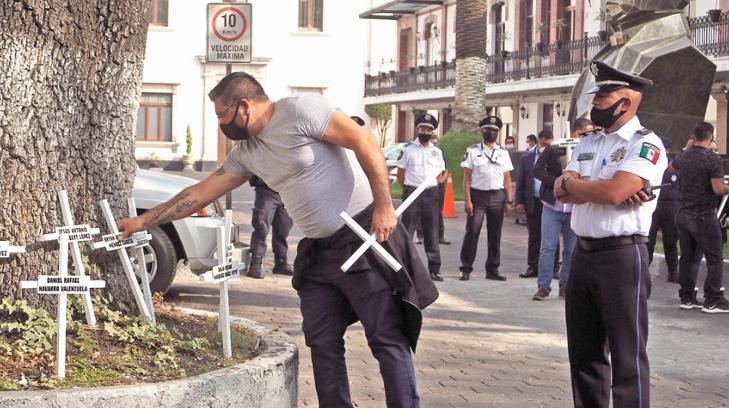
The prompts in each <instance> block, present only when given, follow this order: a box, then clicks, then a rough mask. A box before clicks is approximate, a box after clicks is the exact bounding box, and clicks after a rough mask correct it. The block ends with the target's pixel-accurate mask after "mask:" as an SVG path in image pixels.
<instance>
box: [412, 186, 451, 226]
mask: <svg viewBox="0 0 729 408" xmlns="http://www.w3.org/2000/svg"><path fill="white" fill-rule="evenodd" d="M445 190H446V185H445V183H441V184H438V194H440V201H438V203H439V204H440V208H438V239H443V237H444V236H445V224H444V223H443V201H444V200H445ZM415 232H416V233H417V234H418V238H423V226H422V225H420V222H418V226H417V227H416V228H415Z"/></svg>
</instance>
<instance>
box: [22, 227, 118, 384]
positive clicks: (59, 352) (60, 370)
mask: <svg viewBox="0 0 729 408" xmlns="http://www.w3.org/2000/svg"><path fill="white" fill-rule="evenodd" d="M59 229H60V228H59ZM70 229H71V230H78V231H81V230H87V229H86V228H84V227H78V226H77V227H72V228H70ZM79 235H90V233H88V232H76V233H71V234H65V233H64V231H61V232H60V233H59V235H58V241H59V243H60V251H59V252H60V253H59V257H58V258H59V260H58V276H48V275H41V276H39V277H38V280H35V281H21V282H20V287H21V289H36V291H37V292H38V294H41V295H58V318H57V319H56V324H57V330H58V331H57V336H56V341H57V343H56V376H57V377H58V378H64V377H65V376H66V303H67V302H66V301H67V299H66V296H67V295H73V294H80V295H83V296H84V298H88V297H90V294H89V289H96V288H103V287H104V286H105V285H106V282H104V281H103V280H91V279H90V278H89V277H88V276H85V275H79V276H68V244H69V242H72V241H70V238H74V239H75V238H79Z"/></svg>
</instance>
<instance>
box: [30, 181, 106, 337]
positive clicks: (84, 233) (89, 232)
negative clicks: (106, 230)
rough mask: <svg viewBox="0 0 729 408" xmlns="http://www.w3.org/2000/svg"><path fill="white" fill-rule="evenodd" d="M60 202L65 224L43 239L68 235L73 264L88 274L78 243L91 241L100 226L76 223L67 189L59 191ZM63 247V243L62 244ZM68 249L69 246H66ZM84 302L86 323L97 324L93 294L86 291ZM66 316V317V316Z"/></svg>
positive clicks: (78, 271) (50, 239)
mask: <svg viewBox="0 0 729 408" xmlns="http://www.w3.org/2000/svg"><path fill="white" fill-rule="evenodd" d="M58 202H59V203H60V205H61V214H62V215H63V223H64V224H65V226H63V227H57V228H56V232H54V233H50V234H45V235H43V237H42V238H41V239H40V240H41V241H56V240H58V241H59V242H60V241H61V237H63V236H65V237H66V240H65V242H66V245H69V244H70V245H71V255H72V256H73V265H74V267H75V270H76V275H78V276H86V272H85V271H84V261H83V258H81V250H80V249H79V246H78V243H79V242H81V241H91V239H92V238H93V236H94V235H96V234H98V233H99V229H98V228H91V227H90V226H89V225H88V224H83V225H74V223H73V214H71V206H70V205H69V204H68V195H67V194H66V190H61V191H59V192H58ZM60 246H61V247H63V244H61V245H60ZM66 250H68V248H66ZM82 300H83V304H84V312H85V313H86V323H88V324H89V326H95V325H96V315H94V306H93V305H92V304H91V295H90V294H88V293H86V294H83V295H82ZM64 318H65V317H64Z"/></svg>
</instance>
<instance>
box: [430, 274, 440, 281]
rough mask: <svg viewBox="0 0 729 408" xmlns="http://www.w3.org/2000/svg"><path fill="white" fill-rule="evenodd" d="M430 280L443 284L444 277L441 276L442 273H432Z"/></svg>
mask: <svg viewBox="0 0 729 408" xmlns="http://www.w3.org/2000/svg"><path fill="white" fill-rule="evenodd" d="M430 279H432V280H434V281H436V282H443V275H441V274H440V272H431V273H430Z"/></svg>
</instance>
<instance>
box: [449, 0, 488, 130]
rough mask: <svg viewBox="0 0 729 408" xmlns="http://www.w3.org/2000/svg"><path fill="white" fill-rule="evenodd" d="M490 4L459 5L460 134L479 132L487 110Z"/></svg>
mask: <svg viewBox="0 0 729 408" xmlns="http://www.w3.org/2000/svg"><path fill="white" fill-rule="evenodd" d="M486 3H487V2H486V0H458V2H457V3H456V106H455V109H454V116H455V117H454V127H455V129H456V130H473V129H475V128H476V127H477V125H478V121H479V120H480V119H481V118H482V117H483V115H484V112H485V108H486V94H485V88H486V23H487V21H486V11H487V9H488V8H487V7H488V6H487V4H486Z"/></svg>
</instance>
